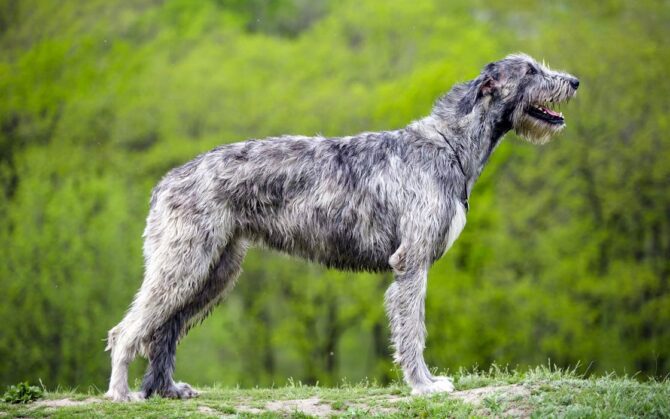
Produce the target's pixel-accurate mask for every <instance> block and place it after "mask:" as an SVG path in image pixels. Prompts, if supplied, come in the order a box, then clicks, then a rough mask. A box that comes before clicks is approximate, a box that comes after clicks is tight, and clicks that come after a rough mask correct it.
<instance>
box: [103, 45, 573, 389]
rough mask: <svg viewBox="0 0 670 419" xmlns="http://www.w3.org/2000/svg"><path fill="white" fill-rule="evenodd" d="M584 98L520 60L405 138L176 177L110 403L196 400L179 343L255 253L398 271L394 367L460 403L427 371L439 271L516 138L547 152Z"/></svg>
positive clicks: (129, 320)
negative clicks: (576, 100) (486, 178)
mask: <svg viewBox="0 0 670 419" xmlns="http://www.w3.org/2000/svg"><path fill="white" fill-rule="evenodd" d="M578 86H579V80H577V78H575V77H574V76H571V75H569V74H566V73H561V72H556V71H552V70H550V69H548V68H547V67H545V66H543V65H541V64H539V63H537V62H536V61H534V60H533V59H532V58H530V57H528V56H526V55H521V54H517V55H510V56H508V57H506V58H505V59H503V60H501V61H497V62H494V63H490V64H488V65H487V66H486V67H485V68H484V70H483V71H482V72H481V74H480V75H479V76H478V77H477V78H476V79H474V80H472V81H469V82H467V83H463V84H458V85H456V86H454V87H453V88H452V89H451V91H449V92H448V93H447V94H446V95H444V96H443V97H441V98H440V99H438V100H437V102H436V103H435V106H434V109H433V112H432V113H431V114H430V115H429V116H428V117H426V118H423V119H420V120H418V121H414V122H412V123H411V124H409V125H408V126H407V127H405V128H402V129H398V130H395V131H384V132H373V133H363V134H359V135H355V136H351V137H342V138H323V137H300V136H284V137H278V138H268V139H265V140H262V141H257V140H251V141H246V142H242V143H237V144H230V145H225V146H221V147H218V148H216V149H214V150H212V151H210V152H207V153H204V154H202V155H200V156H198V157H196V158H195V159H194V160H192V161H190V162H189V163H186V164H185V165H183V166H181V167H178V168H176V169H174V170H172V171H170V172H169V173H168V174H167V175H166V176H165V177H164V178H163V179H162V180H161V181H160V183H159V184H158V186H156V188H155V189H154V190H153V193H152V196H151V209H150V211H149V216H148V219H147V226H146V230H145V232H144V257H145V262H146V271H145V277H144V282H143V283H142V287H141V288H140V290H139V292H138V293H137V295H136V296H135V299H134V301H133V303H132V305H131V307H130V309H129V311H128V312H127V314H126V316H125V317H124V319H123V321H122V322H121V323H119V324H118V325H117V326H116V327H114V328H113V329H112V330H110V332H109V338H108V347H107V349H109V350H111V357H112V374H111V378H110V385H109V391H108V393H107V395H108V396H109V397H111V398H112V399H114V400H130V399H132V398H135V397H140V398H141V397H149V396H151V395H152V394H154V393H158V394H159V395H161V396H163V397H175V398H176V397H179V398H188V397H193V396H195V395H196V394H197V393H196V392H195V391H194V390H193V389H192V388H191V387H190V386H189V385H188V384H185V383H175V382H174V381H173V379H172V373H173V370H174V365H175V352H176V348H177V341H178V340H179V339H180V338H181V337H182V336H184V334H185V333H186V332H187V331H188V330H189V328H190V327H191V326H193V325H194V324H195V323H196V322H197V321H198V320H201V319H202V318H203V317H204V316H205V315H207V314H208V313H209V312H210V311H211V310H212V308H213V307H214V306H215V305H216V304H217V302H218V301H220V300H221V298H222V297H223V296H224V295H225V294H226V292H228V291H230V289H231V288H232V287H233V286H234V284H235V281H236V278H237V276H238V274H239V273H240V265H241V264H242V259H243V258H244V255H245V252H246V250H247V247H248V245H249V244H260V245H265V246H267V247H269V248H272V249H277V250H280V251H282V252H285V253H288V254H291V255H297V256H301V257H303V258H306V259H309V260H312V261H316V262H320V263H322V264H324V265H326V266H329V267H335V268H341V269H349V270H353V271H361V270H366V271H385V270H393V272H394V273H395V281H394V282H393V283H392V284H391V286H390V287H389V288H388V291H387V292H386V296H385V304H386V311H387V314H388V318H389V321H390V325H391V327H390V328H391V340H392V343H393V347H394V349H395V361H396V362H397V363H398V364H399V365H400V367H401V368H402V371H403V373H404V378H405V381H406V382H407V384H409V385H410V386H411V388H412V393H413V394H423V393H432V392H448V391H452V390H453V388H454V386H453V384H452V382H451V380H450V379H449V378H448V377H436V376H433V375H432V374H431V373H430V370H429V369H428V367H427V366H426V363H425V362H424V359H423V350H424V342H425V339H426V329H425V327H424V297H425V294H426V280H427V272H428V268H429V267H430V266H431V264H432V263H433V262H435V260H437V259H438V258H439V257H440V256H442V254H444V253H445V252H446V251H447V250H448V249H449V247H451V245H452V244H453V243H454V241H455V240H456V238H457V237H458V235H459V234H460V232H461V230H462V229H463V227H464V225H465V218H466V213H467V211H468V197H469V196H470V191H471V190H472V187H473V184H474V183H475V181H476V180H477V178H478V177H479V174H480V173H481V171H482V169H483V167H484V165H485V164H486V162H487V160H488V159H489V156H490V155H491V152H492V151H493V150H494V149H495V148H496V147H497V146H498V144H499V143H500V140H501V139H502V137H503V136H504V135H505V133H507V132H508V131H510V130H511V129H514V130H515V131H516V132H517V133H518V134H519V135H520V136H522V137H524V138H526V139H527V140H529V141H530V142H533V143H544V142H546V141H548V140H549V139H550V138H551V137H552V136H553V135H554V134H556V133H558V132H560V131H561V130H562V129H563V127H564V126H565V123H564V119H563V115H562V114H560V113H558V112H555V111H553V110H551V109H550V108H551V107H552V106H553V104H555V103H560V102H563V101H566V100H567V99H569V98H570V97H572V96H573V95H574V94H575V92H576V89H577V87H578ZM138 353H139V354H141V355H143V356H146V357H148V358H149V368H148V371H147V373H146V375H145V377H144V382H143V384H142V392H141V393H138V394H131V393H130V389H129V387H128V383H127V381H128V380H127V378H128V365H129V363H130V362H131V361H132V360H133V358H134V357H135V356H136V354H138Z"/></svg>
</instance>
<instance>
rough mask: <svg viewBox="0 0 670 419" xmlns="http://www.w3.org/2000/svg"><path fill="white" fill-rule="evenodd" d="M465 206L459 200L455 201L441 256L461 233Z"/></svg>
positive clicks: (463, 225)
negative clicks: (454, 209) (454, 210)
mask: <svg viewBox="0 0 670 419" xmlns="http://www.w3.org/2000/svg"><path fill="white" fill-rule="evenodd" d="M465 221H466V217H465V207H464V206H463V204H462V203H461V202H460V201H456V213H455V214H454V216H453V218H452V219H451V224H449V232H448V233H447V243H446V244H445V246H444V252H442V256H444V254H445V253H447V250H449V248H450V247H451V246H452V245H453V244H454V242H455V241H456V239H457V238H458V236H460V235H461V232H462V231H463V228H464V227H465Z"/></svg>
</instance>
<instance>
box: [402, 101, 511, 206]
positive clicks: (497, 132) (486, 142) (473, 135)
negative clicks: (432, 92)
mask: <svg viewBox="0 0 670 419" xmlns="http://www.w3.org/2000/svg"><path fill="white" fill-rule="evenodd" d="M448 96H449V95H447V96H446V97H445V98H442V99H441V100H439V101H438V102H437V104H436V106H435V108H434V109H433V112H432V113H431V114H430V115H429V116H427V117H426V118H423V119H421V120H419V121H416V122H415V123H414V124H412V125H413V126H416V127H420V129H421V131H422V133H423V135H426V136H429V137H432V138H435V139H437V138H439V140H441V141H443V142H446V143H447V144H448V146H449V148H450V149H451V150H452V151H453V152H454V153H455V154H456V155H457V159H458V162H459V166H460V170H462V171H463V175H464V176H465V179H466V186H467V196H468V197H469V196H470V192H471V191H472V187H473V186H474V184H475V182H476V181H477V179H479V176H480V174H481V172H482V170H483V169H484V166H485V165H486V163H488V160H489V158H490V156H491V154H492V153H493V151H494V150H495V148H496V147H497V146H498V145H499V144H500V141H501V140H502V138H503V137H504V136H505V134H506V133H507V132H508V131H510V130H511V129H512V124H511V122H509V115H505V114H504V112H503V111H502V110H497V109H492V107H491V106H489V104H488V103H482V104H480V105H478V106H475V107H474V109H473V110H472V111H471V112H470V113H468V114H463V113H462V112H460V111H459V110H458V105H457V101H456V100H454V99H453V98H449V97H448ZM450 99H451V100H450ZM482 100H486V99H482ZM473 120H475V121H478V122H477V123H476V124H473V123H472V122H473ZM471 127H477V128H476V130H472V129H471ZM435 133H436V134H437V136H436V135H435Z"/></svg>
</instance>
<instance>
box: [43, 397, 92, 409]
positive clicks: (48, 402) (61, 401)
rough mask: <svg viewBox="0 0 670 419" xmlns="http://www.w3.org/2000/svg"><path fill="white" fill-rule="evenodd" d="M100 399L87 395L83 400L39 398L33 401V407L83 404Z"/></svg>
mask: <svg viewBox="0 0 670 419" xmlns="http://www.w3.org/2000/svg"><path fill="white" fill-rule="evenodd" d="M101 401H102V400H100V399H96V398H94V397H89V398H88V399H84V400H72V399H67V398H66V399H56V400H40V401H37V402H35V403H33V407H42V406H43V407H53V408H57V407H69V406H82V405H85V404H91V403H100V402H101Z"/></svg>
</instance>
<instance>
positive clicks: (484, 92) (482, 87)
mask: <svg viewBox="0 0 670 419" xmlns="http://www.w3.org/2000/svg"><path fill="white" fill-rule="evenodd" d="M497 67H498V66H497V65H496V63H490V64H488V65H487V66H486V67H484V70H483V71H482V73H481V74H480V75H479V77H477V78H476V79H474V80H472V81H471V82H470V83H469V84H468V87H467V91H466V92H465V95H464V96H463V98H462V99H461V100H460V102H459V103H458V109H459V110H460V111H461V113H463V114H464V115H467V114H469V113H470V112H472V109H473V108H474V107H475V104H476V103H477V100H479V98H481V97H483V96H488V95H493V94H495V92H497V91H498V89H499V88H500V71H499V70H498V68H497Z"/></svg>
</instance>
